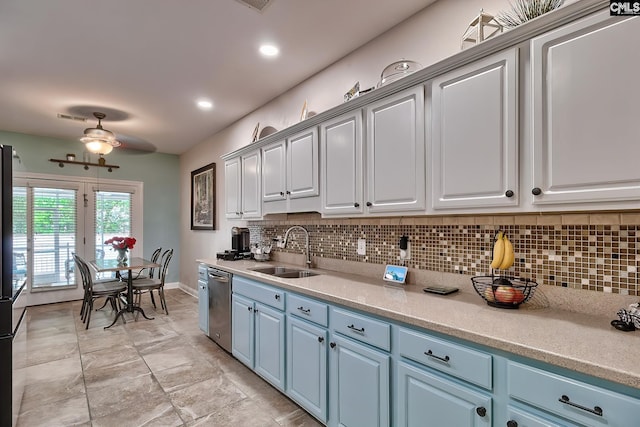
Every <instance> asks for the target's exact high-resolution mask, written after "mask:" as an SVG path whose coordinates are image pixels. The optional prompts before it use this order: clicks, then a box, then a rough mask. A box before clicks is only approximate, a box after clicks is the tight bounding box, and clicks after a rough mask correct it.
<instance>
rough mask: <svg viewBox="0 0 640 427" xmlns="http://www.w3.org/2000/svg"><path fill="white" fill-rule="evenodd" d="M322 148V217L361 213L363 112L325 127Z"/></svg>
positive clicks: (345, 117) (345, 116)
mask: <svg viewBox="0 0 640 427" xmlns="http://www.w3.org/2000/svg"><path fill="white" fill-rule="evenodd" d="M320 144H321V150H320V155H321V162H320V165H321V166H320V167H321V173H320V175H321V177H322V178H321V181H322V185H321V186H320V189H321V190H320V191H321V192H322V213H323V214H325V215H339V214H354V213H362V209H363V207H362V205H363V201H362V190H363V182H362V162H363V153H362V112H361V111H360V110H358V111H355V112H352V113H349V114H346V115H343V116H340V117H338V118H335V119H333V120H330V121H328V122H326V123H323V124H322V126H321V127H320Z"/></svg>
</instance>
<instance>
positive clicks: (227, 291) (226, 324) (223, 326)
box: [207, 267, 232, 353]
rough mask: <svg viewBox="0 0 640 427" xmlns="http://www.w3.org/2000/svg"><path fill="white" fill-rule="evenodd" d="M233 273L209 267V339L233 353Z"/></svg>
mask: <svg viewBox="0 0 640 427" xmlns="http://www.w3.org/2000/svg"><path fill="white" fill-rule="evenodd" d="M231 276H232V275H231V273H227V272H226V271H222V270H218V269H217V268H213V267H209V268H208V269H207V277H208V279H207V286H208V288H209V334H208V336H209V338H211V339H212V340H213V341H215V342H216V343H218V345H219V346H220V347H222V348H223V349H225V350H226V351H228V352H229V353H231Z"/></svg>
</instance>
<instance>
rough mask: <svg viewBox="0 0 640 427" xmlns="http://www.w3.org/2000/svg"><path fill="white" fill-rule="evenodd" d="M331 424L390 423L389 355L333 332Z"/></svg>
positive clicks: (373, 426) (369, 426) (377, 426)
mask: <svg viewBox="0 0 640 427" xmlns="http://www.w3.org/2000/svg"><path fill="white" fill-rule="evenodd" d="M329 347H330V348H329V353H330V355H329V387H330V392H329V396H330V397H329V408H330V413H329V419H330V422H329V425H331V426H340V427H383V426H389V425H390V417H389V413H390V411H389V409H390V408H389V406H390V396H389V378H390V371H389V366H390V356H389V355H388V354H387V353H384V352H381V351H378V350H374V349H373V348H371V347H369V346H367V345H365V344H360V343H358V342H356V341H352V340H350V339H348V338H344V337H341V336H339V335H337V334H332V336H331V338H330V342H329Z"/></svg>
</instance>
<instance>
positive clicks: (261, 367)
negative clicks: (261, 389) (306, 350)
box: [254, 303, 285, 391]
mask: <svg viewBox="0 0 640 427" xmlns="http://www.w3.org/2000/svg"><path fill="white" fill-rule="evenodd" d="M254 314H255V328H256V329H255V340H256V342H255V371H256V373H257V374H259V375H260V376H261V377H263V378H264V379H265V380H267V381H269V382H270V383H271V384H273V385H274V386H275V387H276V388H278V389H280V390H282V391H284V387H285V383H284V378H285V377H284V373H285V361H284V355H285V353H284V351H285V347H284V336H285V323H284V313H283V312H281V311H278V310H274V309H272V308H269V307H267V306H266V305H262V304H259V303H256V304H255V309H254Z"/></svg>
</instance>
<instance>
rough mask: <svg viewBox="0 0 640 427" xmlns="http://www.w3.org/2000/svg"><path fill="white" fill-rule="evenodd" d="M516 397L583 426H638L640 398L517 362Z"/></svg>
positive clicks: (511, 381)
mask: <svg viewBox="0 0 640 427" xmlns="http://www.w3.org/2000/svg"><path fill="white" fill-rule="evenodd" d="M507 375H508V380H507V381H508V382H507V384H508V391H509V396H510V397H512V398H513V399H517V400H520V401H522V402H525V403H528V404H530V405H533V406H536V407H538V408H540V409H543V410H545V411H549V412H551V413H554V414H557V415H560V416H562V417H565V418H567V419H569V420H572V421H575V422H576V423H578V424H580V425H588V426H593V427H597V426H607V427H626V426H632V425H637V423H638V416H639V414H640V400H638V399H633V398H631V397H628V396H625V395H622V394H619V393H614V392H611V391H609V390H605V389H603V388H599V387H595V386H592V385H590V384H586V383H582V382H579V381H576V380H572V379H570V378H566V377H562V376H560V375H556V374H552V373H549V372H546V371H542V370H540V369H536V368H531V367H529V366H525V365H521V364H519V363H515V362H509V365H508V372H507Z"/></svg>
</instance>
